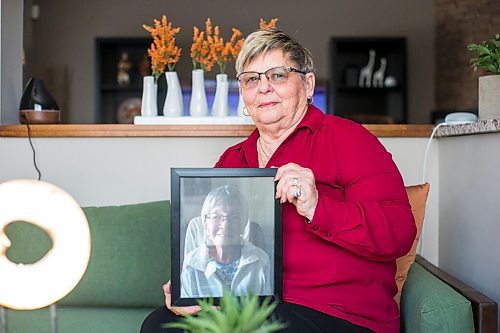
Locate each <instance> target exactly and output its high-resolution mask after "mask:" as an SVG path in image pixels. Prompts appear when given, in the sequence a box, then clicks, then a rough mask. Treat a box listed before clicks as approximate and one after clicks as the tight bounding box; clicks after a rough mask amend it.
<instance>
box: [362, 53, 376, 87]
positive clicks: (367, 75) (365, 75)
mask: <svg viewBox="0 0 500 333" xmlns="http://www.w3.org/2000/svg"><path fill="white" fill-rule="evenodd" d="M369 53H370V58H369V59H368V64H366V66H365V67H363V68H361V71H360V72H359V86H360V87H368V88H370V87H371V85H372V73H373V65H374V64H375V55H376V53H375V50H370V52H369Z"/></svg>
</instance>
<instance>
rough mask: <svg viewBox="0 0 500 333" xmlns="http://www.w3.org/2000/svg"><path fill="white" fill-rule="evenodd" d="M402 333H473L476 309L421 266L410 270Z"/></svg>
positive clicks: (406, 287)
mask: <svg viewBox="0 0 500 333" xmlns="http://www.w3.org/2000/svg"><path fill="white" fill-rule="evenodd" d="M401 331H402V332H405V333H414V332H415V333H417V332H418V333H423V332H429V333H430V332H432V333H434V332H440V333H455V332H461V333H469V332H470V333H472V332H474V320H473V317H472V307H471V304H470V302H469V300H467V299H466V298H465V297H463V296H462V295H460V294H459V293H458V292H456V291H455V290H453V289H452V288H451V287H450V286H448V285H447V284H446V283H444V282H443V281H441V280H439V279H438V278H436V277H435V276H434V275H433V274H432V273H430V272H429V271H427V270H425V269H424V268H423V267H422V266H420V265H419V264H418V263H414V264H413V265H412V267H411V269H410V273H409V275H408V280H407V281H406V283H405V288H404V289H403V294H402V298H401Z"/></svg>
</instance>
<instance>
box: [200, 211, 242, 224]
mask: <svg viewBox="0 0 500 333" xmlns="http://www.w3.org/2000/svg"><path fill="white" fill-rule="evenodd" d="M205 219H207V220H212V221H214V222H217V223H221V222H222V220H226V221H238V220H240V219H241V215H239V214H231V215H223V214H217V213H213V214H206V215H205Z"/></svg>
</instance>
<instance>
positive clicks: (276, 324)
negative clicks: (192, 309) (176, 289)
mask: <svg viewBox="0 0 500 333" xmlns="http://www.w3.org/2000/svg"><path fill="white" fill-rule="evenodd" d="M198 304H199V305H200V307H201V310H200V312H199V313H198V314H196V315H187V316H185V317H184V318H182V319H181V320H180V321H179V322H175V323H168V324H165V325H164V327H165V328H180V329H183V330H184V331H185V332H193V333H194V332H196V333H271V332H275V331H278V330H280V329H282V328H284V327H286V324H285V323H282V322H280V321H277V320H270V319H269V316H270V315H271V314H272V312H273V310H274V309H275V308H276V303H273V302H271V298H269V297H267V298H265V299H264V301H263V302H262V303H260V301H259V296H256V295H250V296H244V297H236V296H234V295H233V294H231V292H229V291H225V292H224V294H223V296H222V298H221V301H220V306H219V307H218V308H217V307H215V306H214V302H213V299H207V300H199V301H198Z"/></svg>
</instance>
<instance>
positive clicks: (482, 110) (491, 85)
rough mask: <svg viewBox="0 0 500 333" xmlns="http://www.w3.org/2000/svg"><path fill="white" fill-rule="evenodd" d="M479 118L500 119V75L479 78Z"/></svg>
mask: <svg viewBox="0 0 500 333" xmlns="http://www.w3.org/2000/svg"><path fill="white" fill-rule="evenodd" d="M478 111H479V120H488V119H500V75H487V76H481V77H480V78H479V100H478Z"/></svg>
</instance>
